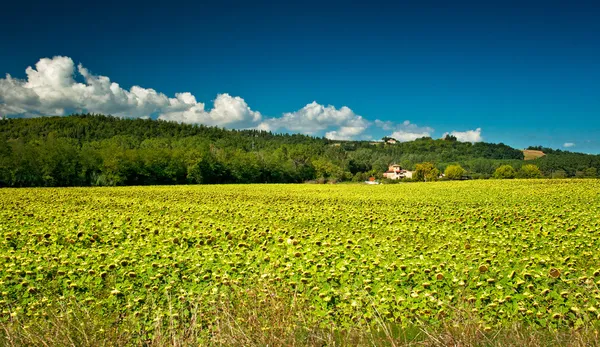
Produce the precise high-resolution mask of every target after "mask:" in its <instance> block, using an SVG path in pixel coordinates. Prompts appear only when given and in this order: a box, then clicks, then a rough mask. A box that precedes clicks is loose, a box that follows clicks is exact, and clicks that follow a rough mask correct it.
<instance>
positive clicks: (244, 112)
mask: <svg viewBox="0 0 600 347" xmlns="http://www.w3.org/2000/svg"><path fill="white" fill-rule="evenodd" d="M158 118H159V119H164V120H172V121H177V122H181V123H200V124H206V125H219V126H230V127H242V128H244V127H252V126H255V125H256V124H257V123H258V122H260V120H261V119H262V116H261V114H260V112H256V111H252V110H251V109H250V107H248V104H247V103H246V101H244V99H242V98H240V97H239V96H236V97H233V96H231V95H229V94H219V95H217V98H216V99H215V101H214V104H213V108H212V109H211V110H210V111H206V110H205V109H204V104H203V103H199V102H196V98H195V97H194V96H193V95H191V94H190V93H181V94H176V99H172V100H171V105H170V107H169V108H168V110H167V112H164V113H162V114H161V115H160V116H159V117H158Z"/></svg>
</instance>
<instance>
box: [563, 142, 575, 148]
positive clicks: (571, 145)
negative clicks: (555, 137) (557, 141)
mask: <svg viewBox="0 0 600 347" xmlns="http://www.w3.org/2000/svg"><path fill="white" fill-rule="evenodd" d="M563 147H565V148H570V147H575V144H574V143H573V142H565V143H564V144H563Z"/></svg>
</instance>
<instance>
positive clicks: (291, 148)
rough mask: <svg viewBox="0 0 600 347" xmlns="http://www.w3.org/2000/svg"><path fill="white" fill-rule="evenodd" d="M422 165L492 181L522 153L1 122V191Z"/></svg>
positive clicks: (113, 122) (546, 164)
mask: <svg viewBox="0 0 600 347" xmlns="http://www.w3.org/2000/svg"><path fill="white" fill-rule="evenodd" d="M536 148H537V147H536ZM543 150H544V152H545V153H546V155H545V156H544V157H542V158H539V159H536V160H533V161H528V162H527V163H528V164H529V163H533V164H536V165H538V166H539V167H540V169H541V170H542V172H543V173H544V175H547V176H557V175H558V176H563V175H564V176H578V175H579V176H581V175H587V176H589V175H591V174H595V173H596V172H597V171H598V170H600V156H594V155H585V154H579V153H571V152H562V151H553V150H550V149H543ZM422 162H432V163H434V164H435V165H436V166H437V167H438V168H439V169H440V170H443V169H444V168H445V167H446V166H447V165H449V164H460V165H462V166H463V167H464V168H465V169H466V170H467V171H468V172H469V174H470V175H471V176H473V177H474V178H489V177H490V176H491V175H492V174H493V173H494V171H495V169H496V168H497V167H499V166H500V165H503V164H509V165H511V166H513V167H514V168H515V169H518V168H519V167H520V166H522V165H523V153H522V152H521V151H520V150H517V149H513V148H511V147H509V146H506V145H504V144H501V143H500V144H491V143H475V144H471V143H465V142H458V141H456V139H454V138H447V139H437V140H434V139H431V138H421V139H418V140H415V141H411V142H404V143H396V144H384V143H381V142H380V143H376V144H373V143H370V142H365V141H347V142H340V141H332V140H327V139H324V138H316V137H310V136H305V135H298V134H293V135H290V134H273V133H270V132H265V131H257V130H225V129H221V128H217V127H207V126H201V125H187V124H178V123H173V122H165V121H156V120H143V119H121V118H116V117H110V116H102V115H73V116H69V117H45V118H30V119H4V120H0V186H17V187H22V186H76V185H77V186H86V185H146V184H185V183H265V182H267V183H273V182H283V183H285V182H305V181H309V180H320V181H323V180H335V181H350V180H354V181H362V180H364V179H366V178H367V177H369V176H378V177H380V176H381V174H382V173H383V172H384V171H385V170H386V169H387V167H388V165H389V164H390V163H398V164H400V165H402V166H403V167H405V168H407V169H413V168H414V167H415V165H416V164H418V163H422ZM594 170H596V171H594Z"/></svg>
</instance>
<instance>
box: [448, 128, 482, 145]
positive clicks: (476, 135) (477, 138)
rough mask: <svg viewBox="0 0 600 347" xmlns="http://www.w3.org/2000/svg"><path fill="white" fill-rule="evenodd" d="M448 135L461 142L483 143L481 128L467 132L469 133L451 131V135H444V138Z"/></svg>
mask: <svg viewBox="0 0 600 347" xmlns="http://www.w3.org/2000/svg"><path fill="white" fill-rule="evenodd" d="M446 135H452V136H454V137H456V139H457V140H458V141H460V142H481V141H483V137H482V136H481V128H477V129H475V130H467V131H451V132H449V133H447V132H446V133H444V135H442V138H445V137H446Z"/></svg>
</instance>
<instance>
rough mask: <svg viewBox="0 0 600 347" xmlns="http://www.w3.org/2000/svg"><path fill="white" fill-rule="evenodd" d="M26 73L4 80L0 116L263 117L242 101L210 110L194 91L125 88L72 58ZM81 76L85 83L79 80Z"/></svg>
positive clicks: (227, 100) (224, 101)
mask: <svg viewBox="0 0 600 347" xmlns="http://www.w3.org/2000/svg"><path fill="white" fill-rule="evenodd" d="M25 72H26V74H27V78H26V79H25V80H19V79H15V78H12V76H10V75H8V74H7V75H6V78H4V79H0V113H2V114H6V115H24V116H45V115H64V114H66V113H68V112H73V111H75V112H91V113H103V114H112V115H115V116H120V117H133V118H139V117H149V116H151V115H155V114H156V115H159V118H161V119H168V120H175V121H179V122H185V123H202V124H207V125H218V126H237V127H250V126H256V125H257V124H258V123H259V122H260V120H261V119H262V116H261V114H260V113H259V112H255V111H252V110H251V109H250V108H249V107H248V105H247V104H246V102H245V101H244V99H242V98H240V97H232V96H230V95H229V94H219V95H217V98H216V100H215V101H214V107H213V109H211V110H210V111H206V110H204V104H203V103H199V102H197V101H196V98H195V97H194V95H192V94H191V93H177V94H175V97H174V98H169V97H168V96H166V95H165V94H163V93H159V92H157V91H156V90H154V89H151V88H142V87H139V86H133V87H131V88H130V89H129V90H126V89H123V88H121V87H120V86H119V84H118V83H115V82H112V81H111V80H110V78H108V77H106V76H96V75H94V74H92V73H90V71H89V70H88V69H86V68H85V67H84V66H83V65H81V64H79V65H78V66H77V70H76V69H75V64H74V63H73V60H72V59H71V58H69V57H54V58H43V59H40V60H39V61H38V62H37V64H36V65H35V68H32V67H28V68H27V69H26V71H25ZM77 73H78V74H79V75H77ZM79 76H80V77H81V78H82V79H83V80H84V82H85V83H79V82H77V81H76V80H75V78H76V77H79Z"/></svg>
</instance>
